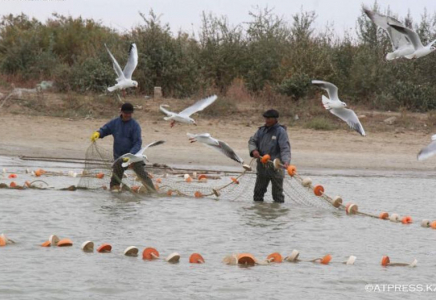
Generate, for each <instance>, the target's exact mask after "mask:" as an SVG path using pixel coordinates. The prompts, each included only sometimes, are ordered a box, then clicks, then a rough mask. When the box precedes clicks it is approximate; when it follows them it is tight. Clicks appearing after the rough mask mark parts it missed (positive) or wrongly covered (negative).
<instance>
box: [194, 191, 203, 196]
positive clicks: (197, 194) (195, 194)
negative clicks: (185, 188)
mask: <svg viewBox="0 0 436 300" xmlns="http://www.w3.org/2000/svg"><path fill="white" fill-rule="evenodd" d="M194 196H195V198H203V194H202V193H201V192H199V191H196V192H195V193H194Z"/></svg>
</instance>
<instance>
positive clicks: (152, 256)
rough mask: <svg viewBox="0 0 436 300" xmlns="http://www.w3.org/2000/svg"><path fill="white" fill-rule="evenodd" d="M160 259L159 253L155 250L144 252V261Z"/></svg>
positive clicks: (146, 249) (147, 249) (150, 249)
mask: <svg viewBox="0 0 436 300" xmlns="http://www.w3.org/2000/svg"><path fill="white" fill-rule="evenodd" d="M158 258H159V252H158V251H157V250H156V249H154V248H151V247H149V248H145V249H144V251H142V259H145V260H154V259H158Z"/></svg>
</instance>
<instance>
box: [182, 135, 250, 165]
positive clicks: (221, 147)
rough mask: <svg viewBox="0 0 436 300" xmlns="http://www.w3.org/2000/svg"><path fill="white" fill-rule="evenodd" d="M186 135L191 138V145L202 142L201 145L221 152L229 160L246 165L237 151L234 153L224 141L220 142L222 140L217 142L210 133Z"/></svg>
mask: <svg viewBox="0 0 436 300" xmlns="http://www.w3.org/2000/svg"><path fill="white" fill-rule="evenodd" d="M186 135H187V136H189V140H190V141H191V143H194V142H200V143H202V144H204V145H206V146H208V147H210V148H213V149H215V150H217V151H219V152H221V153H222V154H224V155H225V156H227V157H228V158H230V159H233V160H234V161H236V162H238V163H240V164H243V163H244V161H243V160H242V158H240V157H239V156H238V155H237V154H236V153H235V151H233V149H232V148H230V146H229V145H227V144H226V143H224V142H223V141H220V140H217V139H215V138H213V137H211V136H210V134H209V133H199V134H192V133H187V134H186Z"/></svg>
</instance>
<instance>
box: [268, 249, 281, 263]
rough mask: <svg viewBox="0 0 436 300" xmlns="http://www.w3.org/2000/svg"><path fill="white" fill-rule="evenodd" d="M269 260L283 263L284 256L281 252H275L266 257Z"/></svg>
mask: <svg viewBox="0 0 436 300" xmlns="http://www.w3.org/2000/svg"><path fill="white" fill-rule="evenodd" d="M266 260H267V261H268V262H275V263H281V262H282V261H283V258H282V256H281V254H280V253H278V252H274V253H271V254H270V255H268V257H267V258H266Z"/></svg>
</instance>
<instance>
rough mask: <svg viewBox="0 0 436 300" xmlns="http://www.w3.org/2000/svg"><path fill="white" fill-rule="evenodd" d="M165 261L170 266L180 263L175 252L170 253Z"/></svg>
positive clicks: (178, 255) (178, 256)
mask: <svg viewBox="0 0 436 300" xmlns="http://www.w3.org/2000/svg"><path fill="white" fill-rule="evenodd" d="M165 260H166V261H167V262H169V263H171V264H176V263H178V262H179V261H180V254H179V253H177V252H174V253H171V254H170V255H168V257H167V258H166V259H165Z"/></svg>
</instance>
